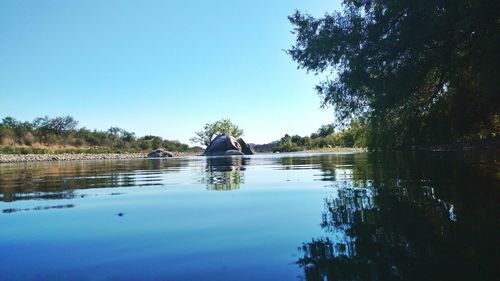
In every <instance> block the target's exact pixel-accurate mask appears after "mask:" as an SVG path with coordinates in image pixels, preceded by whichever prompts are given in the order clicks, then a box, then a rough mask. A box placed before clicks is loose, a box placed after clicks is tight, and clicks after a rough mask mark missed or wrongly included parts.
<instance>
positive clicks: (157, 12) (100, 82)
mask: <svg viewBox="0 0 500 281" xmlns="http://www.w3.org/2000/svg"><path fill="white" fill-rule="evenodd" d="M339 2H340V1H332V0H330V1H328V0H308V1H303V0H272V1H264V0H254V1H238V0H231V1H229V0H224V1H222V0H220V1H202V0H199V1H189V0H178V1H168V0H165V1H139V0H137V1H122V0H120V1H111V0H106V1H103V0H98V1H94V0H82V1H76V0H71V1H68V0H59V1H50V0H43V1H42V0H33V1H27V0H0V118H3V117H5V116H13V117H15V118H17V119H20V120H23V121H24V120H32V119H34V118H35V117H37V116H44V115H49V116H51V117H54V116H60V115H71V116H73V117H75V118H76V119H77V120H78V121H80V126H85V127H87V128H90V129H102V130H105V129H107V128H109V127H110V126H118V127H121V128H124V129H127V130H129V131H133V132H136V134H137V135H138V136H142V135H146V134H153V135H159V136H162V137H164V138H167V139H178V140H180V141H183V142H188V139H189V138H190V137H192V136H193V134H194V132H195V131H197V130H199V129H201V128H202V127H203V125H204V124H205V123H206V122H208V121H215V120H217V119H220V118H223V117H224V118H230V119H231V120H232V121H233V122H234V123H236V124H238V125H239V126H240V127H241V128H243V129H244V131H245V138H246V140H247V141H249V142H254V143H265V142H269V141H273V140H276V139H279V138H280V137H281V136H282V135H284V134H285V133H289V134H300V135H308V134H310V133H312V132H313V131H315V130H316V129H317V128H318V127H319V126H320V125H322V124H327V123H331V122H332V121H333V111H332V109H324V110H323V109H320V108H319V107H320V98H319V97H318V96H317V94H316V93H315V91H314V85H315V84H316V82H317V81H318V80H319V78H318V77H315V76H314V75H313V74H306V72H305V71H304V70H298V69H297V64H296V63H295V62H294V61H292V59H291V58H290V57H289V56H288V55H286V54H285V52H284V51H283V49H287V48H288V47H290V46H291V45H292V44H293V42H294V36H293V35H292V34H290V31H291V30H292V25H291V24H290V23H289V22H288V20H287V16H288V15H290V14H292V13H293V11H294V10H295V9H298V10H301V11H307V12H309V13H311V14H312V15H315V16H321V15H323V14H324V13H325V12H331V11H333V10H338V9H339V8H340V3H339Z"/></svg>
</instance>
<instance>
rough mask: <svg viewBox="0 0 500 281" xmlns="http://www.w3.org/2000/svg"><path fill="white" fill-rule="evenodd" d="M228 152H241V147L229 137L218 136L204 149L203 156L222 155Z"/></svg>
mask: <svg viewBox="0 0 500 281" xmlns="http://www.w3.org/2000/svg"><path fill="white" fill-rule="evenodd" d="M228 150H236V151H241V145H240V144H239V143H238V141H236V139H235V138H234V137H232V136H230V135H226V134H222V135H218V136H217V137H216V138H215V139H214V140H213V141H212V143H211V144H210V145H209V146H208V147H207V149H205V152H204V153H203V155H204V156H217V155H224V154H225V153H226V151H228Z"/></svg>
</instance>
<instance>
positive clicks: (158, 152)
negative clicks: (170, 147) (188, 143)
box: [148, 148, 174, 158]
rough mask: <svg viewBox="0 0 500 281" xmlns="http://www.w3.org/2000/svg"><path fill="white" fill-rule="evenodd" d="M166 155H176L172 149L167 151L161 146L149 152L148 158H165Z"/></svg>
mask: <svg viewBox="0 0 500 281" xmlns="http://www.w3.org/2000/svg"><path fill="white" fill-rule="evenodd" d="M165 157H174V154H173V153H172V152H170V151H166V150H164V149H161V148H158V149H155V150H153V151H151V152H150V153H148V158H165Z"/></svg>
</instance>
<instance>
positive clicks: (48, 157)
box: [0, 153, 147, 163]
mask: <svg viewBox="0 0 500 281" xmlns="http://www.w3.org/2000/svg"><path fill="white" fill-rule="evenodd" d="M141 158H147V153H103V154H69V153H65V154H0V163H16V162H38V161H67V160H100V159H141Z"/></svg>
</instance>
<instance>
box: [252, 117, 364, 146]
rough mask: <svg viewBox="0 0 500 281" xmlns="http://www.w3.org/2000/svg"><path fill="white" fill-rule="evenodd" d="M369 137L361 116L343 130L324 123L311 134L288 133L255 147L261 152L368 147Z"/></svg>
mask: <svg viewBox="0 0 500 281" xmlns="http://www.w3.org/2000/svg"><path fill="white" fill-rule="evenodd" d="M367 138H368V134H367V126H366V124H365V121H364V120H363V119H361V118H360V119H356V120H354V121H352V122H351V124H350V126H349V127H347V128H344V129H342V130H337V131H336V130H335V126H334V125H333V124H329V125H323V126H321V127H320V128H319V129H318V131H317V132H316V133H312V134H311V135H310V136H305V137H301V136H299V135H293V136H290V135H288V134H286V135H285V136H283V137H282V138H281V139H280V140H279V141H278V142H275V143H271V144H268V145H258V146H256V147H255V149H256V150H257V151H261V152H264V151H269V152H270V151H274V152H292V151H303V150H311V149H312V150H314V149H321V148H334V147H366V146H367Z"/></svg>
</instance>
